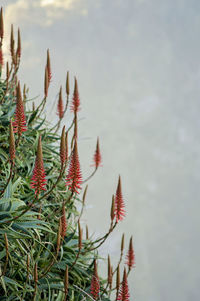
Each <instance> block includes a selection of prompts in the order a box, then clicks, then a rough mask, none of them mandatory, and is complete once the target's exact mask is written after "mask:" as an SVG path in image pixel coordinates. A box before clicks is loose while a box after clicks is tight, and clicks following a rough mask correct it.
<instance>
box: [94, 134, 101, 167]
mask: <svg viewBox="0 0 200 301" xmlns="http://www.w3.org/2000/svg"><path fill="white" fill-rule="evenodd" d="M101 161H102V159H101V153H100V147H99V137H98V138H97V145H96V151H95V154H94V164H95V168H96V169H97V168H98V167H99V165H100V163H101Z"/></svg>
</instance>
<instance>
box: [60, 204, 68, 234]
mask: <svg viewBox="0 0 200 301" xmlns="http://www.w3.org/2000/svg"><path fill="white" fill-rule="evenodd" d="M66 231H67V221H66V212H65V203H64V202H63V205H62V216H61V237H62V239H64V238H65V235H66Z"/></svg>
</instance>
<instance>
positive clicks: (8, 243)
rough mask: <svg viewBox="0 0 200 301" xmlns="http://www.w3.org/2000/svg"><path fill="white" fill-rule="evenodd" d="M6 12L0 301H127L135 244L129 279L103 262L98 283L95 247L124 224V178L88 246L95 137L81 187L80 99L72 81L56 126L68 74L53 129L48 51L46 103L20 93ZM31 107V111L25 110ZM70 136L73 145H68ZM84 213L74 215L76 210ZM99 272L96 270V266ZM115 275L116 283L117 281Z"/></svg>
mask: <svg viewBox="0 0 200 301" xmlns="http://www.w3.org/2000/svg"><path fill="white" fill-rule="evenodd" d="M2 12H3V10H2V9H1V14H0V53H1V56H0V70H1V79H0V296H1V298H0V300H7V301H8V300H27V301H28V300H52V301H53V300H55V301H61V300H102V301H106V300H107V301H108V300H111V299H112V298H113V300H122V301H127V300H129V292H128V283H127V275H128V274H129V272H130V270H131V269H132V268H133V266H134V264H135V259H134V258H135V257H134V252H133V246H132V238H131V240H130V246H129V250H128V254H127V262H126V263H127V266H128V272H126V269H125V270H124V276H123V279H120V264H121V262H122V258H123V252H124V235H123V237H122V242H121V254H120V258H119V262H118V264H117V267H116V268H115V269H114V268H113V267H112V265H111V261H110V257H108V277H107V278H106V279H104V278H102V277H100V276H99V275H100V268H99V267H98V262H99V261H100V259H99V256H98V252H97V251H98V248H99V247H100V246H101V245H102V244H103V243H104V241H105V240H106V239H107V238H108V237H109V235H110V233H111V232H112V231H113V230H114V228H115V227H116V226H117V225H118V223H119V222H120V220H122V219H123V218H124V215H125V209H124V206H125V205H124V201H123V196H122V188H121V179H120V177H119V182H118V186H117V190H116V194H115V195H113V198H112V202H111V213H110V215H111V219H110V228H109V229H108V231H107V233H106V234H105V235H104V236H103V237H100V238H98V239H96V240H92V238H90V236H89V233H88V228H87V227H86V233H85V235H83V229H82V226H81V215H82V213H83V209H84V205H85V198H86V193H87V187H88V185H87V183H86V182H87V181H88V180H89V179H90V178H91V177H92V176H93V175H94V174H95V173H96V171H97V170H98V167H99V166H100V163H101V153H100V146H99V138H98V139H97V145H96V151H95V153H94V171H93V172H92V174H91V176H90V177H88V179H86V180H83V179H82V174H81V164H80V162H79V156H78V118H77V115H78V111H79V106H80V98H79V93H78V83H77V79H76V78H75V83H74V92H73V97H72V102H71V111H72V114H74V115H73V116H74V118H73V121H72V124H71V125H70V126H69V127H68V128H67V127H66V126H63V129H62V133H61V134H59V130H60V125H61V121H62V119H63V117H64V114H65V113H66V111H67V110H68V104H69V96H70V89H69V88H70V87H69V72H67V80H66V105H65V107H64V104H63V99H62V89H61V88H60V93H59V100H58V106H57V108H58V118H59V119H58V122H57V124H56V125H55V126H54V127H52V125H51V124H50V123H48V122H47V120H46V119H45V116H44V114H43V110H44V107H45V104H46V101H47V96H48V89H49V86H50V82H51V76H52V74H51V65H50V54H49V50H48V51H47V64H46V66H45V80H44V97H43V99H42V101H41V103H40V104H39V105H38V107H35V104H34V103H33V105H32V107H31V102H32V101H31V100H29V98H28V95H27V89H26V87H24V90H23V93H22V92H21V87H20V83H19V80H18V78H17V74H18V69H19V66H20V59H21V38H20V31H18V39H17V47H16V49H15V45H16V44H15V41H14V33H13V32H14V31H13V26H12V27H11V38H10V54H11V62H10V63H7V64H6V70H5V76H3V75H2V74H3V73H2V70H3V68H5V65H4V62H3V51H2V45H3V37H4V30H3V13H2ZM30 107H31V109H30ZM69 136H71V137H72V138H71V141H68V140H69V138H68V137H69ZM80 203H81V204H82V209H81V210H80V211H78V210H77V204H80ZM99 266H100V264H99ZM115 275H116V277H115Z"/></svg>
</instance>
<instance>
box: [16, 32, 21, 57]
mask: <svg viewBox="0 0 200 301" xmlns="http://www.w3.org/2000/svg"><path fill="white" fill-rule="evenodd" d="M16 55H17V56H18V58H20V57H21V35H20V30H19V28H18V40H17V52H16Z"/></svg>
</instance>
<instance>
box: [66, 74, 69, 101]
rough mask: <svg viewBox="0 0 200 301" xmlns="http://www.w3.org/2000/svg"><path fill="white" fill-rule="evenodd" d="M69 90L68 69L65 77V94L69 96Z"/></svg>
mask: <svg viewBox="0 0 200 301" xmlns="http://www.w3.org/2000/svg"><path fill="white" fill-rule="evenodd" d="M69 93H70V90H69V71H67V78H66V94H67V96H69Z"/></svg>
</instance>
